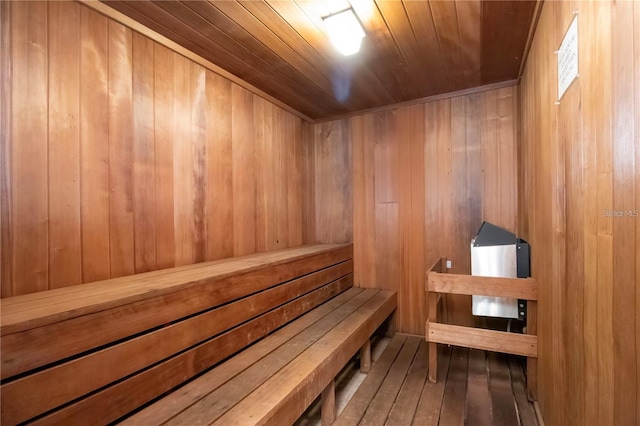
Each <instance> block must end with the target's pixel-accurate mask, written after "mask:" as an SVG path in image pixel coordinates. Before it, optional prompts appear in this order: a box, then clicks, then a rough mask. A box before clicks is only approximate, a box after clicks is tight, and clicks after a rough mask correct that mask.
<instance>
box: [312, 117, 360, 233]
mask: <svg viewBox="0 0 640 426" xmlns="http://www.w3.org/2000/svg"><path fill="white" fill-rule="evenodd" d="M351 153H352V150H351V140H350V131H349V122H348V121H347V120H338V121H332V122H329V123H321V124H318V125H316V126H315V140H314V162H315V163H314V176H315V184H314V186H315V188H314V191H315V206H316V226H315V228H316V238H317V240H318V241H319V242H321V243H329V242H332V243H341V242H349V241H351V240H352V235H353V218H352V212H353V201H352V196H351V194H352V176H351V174H352V172H351V167H352V162H351Z"/></svg>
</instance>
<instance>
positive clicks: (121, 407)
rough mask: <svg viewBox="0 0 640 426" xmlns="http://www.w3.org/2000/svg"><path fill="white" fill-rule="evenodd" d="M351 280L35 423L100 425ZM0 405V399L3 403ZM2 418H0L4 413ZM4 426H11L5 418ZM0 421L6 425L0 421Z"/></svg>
mask: <svg viewBox="0 0 640 426" xmlns="http://www.w3.org/2000/svg"><path fill="white" fill-rule="evenodd" d="M352 283H353V275H349V276H347V277H345V278H343V279H340V280H338V281H335V282H333V283H331V284H329V285H327V286H324V287H321V288H320V289H318V290H315V291H313V292H311V293H308V294H306V295H304V296H302V297H300V298H298V299H296V300H294V301H292V302H289V303H287V304H286V305H283V306H281V307H279V308H277V309H274V310H272V311H270V312H268V313H266V314H264V315H261V316H259V317H257V318H255V319H253V320H251V321H248V322H246V323H244V324H242V325H240V326H238V327H236V328H234V329H232V330H230V331H227V332H225V333H224V334H222V335H219V336H217V337H215V338H213V339H211V340H208V341H206V342H205V343H202V344H200V345H198V346H196V347H194V348H192V349H190V350H188V351H185V352H182V353H180V354H179V355H177V356H175V357H173V358H170V359H169V360H167V361H164V362H162V363H160V364H158V365H155V366H153V367H152V368H150V369H147V370H144V371H142V372H140V373H138V374H136V375H134V376H131V377H129V378H127V380H124V381H122V382H118V383H116V384H114V385H112V386H109V387H107V388H105V389H102V390H100V391H98V392H96V393H93V394H91V395H89V396H87V397H85V398H83V399H81V400H79V401H76V402H74V403H72V404H70V405H68V406H65V407H63V408H61V409H60V410H58V411H55V412H53V413H51V414H49V415H47V416H46V417H44V418H41V419H39V420H38V421H36V422H34V423H35V424H47V425H54V424H69V423H83V424H104V423H109V422H113V421H115V420H117V419H119V418H120V417H122V416H124V415H126V414H127V413H129V412H131V411H133V410H135V409H136V408H138V407H140V406H141V405H143V404H145V403H147V402H149V401H151V400H153V399H154V398H156V397H158V396H160V395H162V394H164V393H165V392H168V391H170V390H172V389H173V388H175V387H176V386H178V385H180V384H181V383H182V382H184V381H185V380H187V379H189V378H190V377H193V376H195V375H196V374H199V373H201V372H203V371H205V370H206V369H207V368H209V367H210V366H212V365H214V364H216V363H218V362H220V361H222V360H223V359H225V358H226V357H228V356H230V355H232V354H233V353H235V352H237V351H239V350H241V349H242V348H244V347H246V346H247V345H249V344H251V343H253V342H255V341H256V340H258V339H260V338H262V337H263V336H265V335H266V334H268V333H270V332H272V331H274V330H275V329H277V328H279V327H280V326H281V325H282V324H285V323H287V322H289V321H291V320H293V319H295V318H297V317H299V316H300V315H302V314H303V313H305V312H307V311H308V310H310V309H312V308H314V307H315V306H318V305H320V304H321V303H323V302H325V301H326V300H327V299H329V298H331V297H333V296H335V295H337V294H339V293H341V292H342V291H344V290H346V289H348V288H349V287H351V285H352ZM3 403H4V399H3ZM2 415H3V416H5V411H4V409H3V412H2ZM7 417H8V418H7V423H16V422H19V421H21V420H15V419H14V418H10V417H9V416H7ZM2 422H3V423H4V422H5V419H4V417H3V419H2Z"/></svg>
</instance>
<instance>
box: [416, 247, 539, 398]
mask: <svg viewBox="0 0 640 426" xmlns="http://www.w3.org/2000/svg"><path fill="white" fill-rule="evenodd" d="M446 265H447V259H446V258H442V259H439V260H438V261H437V262H435V263H434V264H433V266H432V267H431V268H429V269H428V270H427V274H426V291H427V296H428V303H429V318H428V320H427V324H426V334H425V335H426V340H427V342H429V381H431V382H433V383H435V382H436V380H437V376H436V374H437V373H436V372H437V371H438V368H437V363H438V355H437V353H438V352H437V344H438V343H443V344H447V345H454V346H463V347H467V348H474V349H482V350H488V351H495V352H503V353H508V354H514V355H523V356H526V357H527V395H528V397H529V400H531V401H534V400H537V399H538V360H537V358H538V336H537V335H536V334H537V312H536V308H537V307H536V305H537V300H538V286H537V283H536V280H535V279H533V278H493V277H479V276H472V275H458V274H447V273H446V272H447V267H446ZM443 294H464V295H481V296H494V297H509V298H514V299H524V300H527V334H517V333H508V332H504V331H493V330H484V329H480V328H474V327H462V326H457V325H450V324H442V323H440V322H439V315H438V312H439V309H438V308H439V304H440V301H441V300H442V295H443Z"/></svg>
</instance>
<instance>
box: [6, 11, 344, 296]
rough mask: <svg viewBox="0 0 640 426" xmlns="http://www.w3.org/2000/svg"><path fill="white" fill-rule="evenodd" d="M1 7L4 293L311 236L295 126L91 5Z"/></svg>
mask: <svg viewBox="0 0 640 426" xmlns="http://www.w3.org/2000/svg"><path fill="white" fill-rule="evenodd" d="M0 13H1V18H2V24H3V25H2V31H3V33H2V49H3V50H2V51H3V61H2V81H3V85H2V88H3V92H2V101H3V109H2V120H3V129H2V130H3V133H2V149H3V151H2V153H3V155H2V176H3V179H2V183H3V185H2V191H0V192H1V197H0V198H1V201H0V202H1V205H2V230H3V232H2V253H3V255H2V265H1V269H2V286H1V287H2V296H3V297H7V296H13V295H19V294H25V293H30V292H34V291H40V290H46V289H49V288H55V287H60V286H67V285H72V284H78V283H81V282H89V281H95V280H99V279H106V278H111V277H117V276H122V275H128V274H133V273H137V272H144V271H151V270H156V269H160V268H166V267H171V266H178V265H184V264H190V263H194V262H201V261H205V260H212V259H219V258H224V257H229V256H233V255H240V254H248V253H253V252H256V251H258V252H259V251H265V250H271V249H275V248H284V247H291V246H296V245H300V244H302V243H303V242H304V241H305V238H307V234H308V232H307V231H306V230H305V229H303V228H304V225H303V212H304V211H306V212H309V211H312V210H313V206H307V205H306V204H305V203H306V202H307V201H308V202H314V201H315V200H314V199H313V198H312V199H308V198H306V197H305V193H304V191H303V185H304V184H305V180H304V176H303V173H304V168H303V167H302V164H305V162H306V161H307V160H305V155H310V153H308V152H306V151H305V150H304V149H303V146H302V144H303V141H304V140H306V139H308V138H309V137H310V135H311V132H312V129H311V127H310V126H308V125H305V126H303V124H302V120H301V119H300V118H298V117H296V116H294V115H292V114H291V113H289V112H286V111H284V110H282V109H281V108H279V107H277V106H275V105H273V104H272V103H270V102H268V101H265V100H263V99H262V98H260V97H258V96H257V95H255V94H253V93H251V92H249V91H248V90H246V89H245V88H243V87H241V86H239V85H237V84H235V83H232V82H230V81H228V80H226V79H224V78H222V77H221V76H219V75H217V74H215V73H214V72H212V71H210V70H208V69H206V68H204V67H203V66H201V65H199V64H197V63H195V62H193V61H191V60H189V59H186V58H185V57H183V56H181V55H179V54H178V53H176V52H174V51H171V50H169V49H168V48H166V47H164V46H162V45H160V44H158V43H156V42H154V41H152V40H151V39H149V38H147V37H146V36H143V35H141V34H139V33H137V32H135V31H132V30H130V29H128V28H127V27H125V26H123V25H121V24H119V23H117V22H115V21H113V20H111V19H109V18H107V17H105V16H103V15H100V14H98V13H97V12H95V11H93V10H92V9H90V8H88V7H86V6H84V5H81V4H78V3H75V2H64V1H63V2H11V3H8V2H7V3H6V4H5V2H3V5H2V9H1V11H0ZM5 53H6V55H5ZM263 112H264V113H263ZM4 123H7V126H8V127H6V128H5V126H4ZM5 154H6V155H5ZM264 173H268V174H269V175H268V176H267V175H264ZM344 197H347V198H345V199H348V197H349V195H348V193H345V195H344ZM303 231H304V232H303ZM303 236H304V237H303ZM308 239H309V240H312V239H315V235H314V236H313V238H308ZM342 239H343V240H345V241H347V240H348V239H350V237H349V236H348V235H347V234H345V236H344V237H343V238H342Z"/></svg>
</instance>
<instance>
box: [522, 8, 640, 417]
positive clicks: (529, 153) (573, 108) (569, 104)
mask: <svg viewBox="0 0 640 426" xmlns="http://www.w3.org/2000/svg"><path fill="white" fill-rule="evenodd" d="M637 9H638V5H637V4H636V3H635V2H615V3H610V2H545V4H544V7H543V10H542V15H541V17H540V21H539V24H538V29H537V32H536V36H535V38H534V42H533V44H532V49H531V53H530V57H529V59H528V61H527V66H526V69H525V71H524V75H523V79H522V85H521V89H522V96H521V98H520V110H521V114H522V129H521V131H522V136H521V140H522V146H521V149H520V153H519V156H520V159H519V162H520V166H521V168H522V172H521V173H520V175H519V186H520V188H521V190H522V192H521V197H520V201H521V203H520V206H519V214H520V216H521V218H522V220H521V221H520V225H519V227H520V232H521V233H522V234H523V237H524V238H526V239H528V240H529V242H530V243H531V244H532V272H533V274H534V276H536V277H537V278H538V282H539V283H540V290H539V293H540V296H539V297H540V300H539V304H538V306H539V316H538V317H539V319H540V321H539V335H540V340H539V347H540V349H539V351H540V352H539V353H540V354H541V356H540V358H539V365H540V369H539V371H540V378H539V382H540V389H539V395H540V408H541V411H542V414H543V416H544V419H545V421H546V423H547V424H564V423H568V422H569V423H571V422H575V423H580V424H591V423H593V424H637V423H638V421H639V420H640V417H639V416H638V413H639V411H640V409H639V408H638V405H639V404H638V395H639V393H638V377H640V375H639V374H640V373H639V371H638V358H639V356H638V354H639V352H638V335H639V330H638V306H639V305H638V302H637V301H638V294H639V291H638V265H639V263H638V259H639V257H638V251H639V250H638V239H637V238H638V237H637V236H638V229H639V228H640V226H639V222H640V219H639V218H637V217H635V216H633V212H634V210H635V209H637V208H638V197H637V193H638V182H639V181H640V173H639V171H638V160H637V159H638V122H639V120H638V117H639V115H640V114H639V109H640V108H639V106H638V102H637V96H638V95H637V93H638V63H639V62H640V61H638V58H640V48H639V47H638V45H640V41H638V40H639V39H638V37H637V35H638V34H640V32H639V29H638V28H639V26H640V22H638V18H637V14H638V10H637ZM574 10H578V15H577V16H578V20H579V31H580V33H579V37H580V38H579V49H580V77H579V78H578V79H577V80H576V81H575V82H574V83H573V84H572V86H571V87H570V88H569V89H568V90H567V92H566V93H565V94H564V96H563V98H562V100H561V101H560V104H559V105H554V102H555V100H556V79H557V75H556V67H557V64H556V58H555V57H554V55H553V54H552V52H553V51H554V50H555V49H557V48H558V46H559V45H560V42H561V40H562V37H563V35H564V33H565V31H566V29H567V27H568V26H569V24H570V22H571V20H572V19H573V18H574V14H573V11H574ZM606 211H622V212H623V213H622V216H611V215H607V214H605V212H606ZM626 211H630V212H631V215H630V214H627V213H626ZM630 318H634V319H635V320H630Z"/></svg>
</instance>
